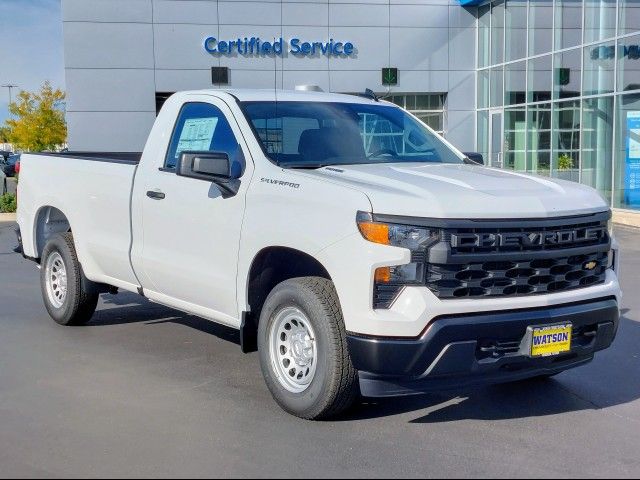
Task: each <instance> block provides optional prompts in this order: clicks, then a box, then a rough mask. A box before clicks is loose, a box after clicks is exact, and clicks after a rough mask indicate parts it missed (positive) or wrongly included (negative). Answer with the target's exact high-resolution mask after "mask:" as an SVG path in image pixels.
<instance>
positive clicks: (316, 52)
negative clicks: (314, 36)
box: [204, 37, 355, 57]
mask: <svg viewBox="0 0 640 480" xmlns="http://www.w3.org/2000/svg"><path fill="white" fill-rule="evenodd" d="M204 49H205V51H206V52H207V53H210V54H212V55H225V56H232V55H243V56H265V55H275V56H282V55H283V53H285V52H288V53H290V54H292V55H296V56H300V57H313V56H320V55H322V56H327V57H351V56H353V55H354V54H355V47H354V45H353V43H351V42H340V41H335V40H334V39H333V38H331V39H329V40H328V41H322V42H318V41H316V42H308V41H303V40H301V39H299V38H292V39H290V40H289V41H288V42H287V41H285V40H284V39H283V38H274V39H273V40H272V41H265V40H261V39H260V37H244V38H237V39H234V40H219V39H217V38H215V37H207V38H206V39H205V40H204Z"/></svg>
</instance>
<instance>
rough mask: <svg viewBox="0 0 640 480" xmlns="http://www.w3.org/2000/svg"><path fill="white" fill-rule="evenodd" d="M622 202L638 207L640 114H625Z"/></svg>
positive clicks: (639, 190)
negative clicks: (625, 134)
mask: <svg viewBox="0 0 640 480" xmlns="http://www.w3.org/2000/svg"><path fill="white" fill-rule="evenodd" d="M624 200H625V204H626V205H627V206H629V207H640V112H627V158H626V168H625V179H624Z"/></svg>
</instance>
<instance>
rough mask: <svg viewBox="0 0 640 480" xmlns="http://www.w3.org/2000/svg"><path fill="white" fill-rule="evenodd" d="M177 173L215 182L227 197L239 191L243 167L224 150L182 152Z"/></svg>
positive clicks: (181, 175)
mask: <svg viewBox="0 0 640 480" xmlns="http://www.w3.org/2000/svg"><path fill="white" fill-rule="evenodd" d="M176 173H177V175H178V176H180V177H188V178H195V179H198V180H206V181H209V182H213V183H215V184H216V185H217V186H218V187H220V190H222V196H223V197H224V198H227V197H231V196H233V195H235V194H237V193H238V190H239V188H240V180H239V178H240V176H241V175H242V167H241V166H239V165H238V162H237V161H236V162H234V161H232V160H231V159H230V158H229V155H227V154H226V153H224V152H182V154H181V155H180V159H179V160H178V165H177V166H176Z"/></svg>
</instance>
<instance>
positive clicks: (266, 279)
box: [240, 246, 332, 353]
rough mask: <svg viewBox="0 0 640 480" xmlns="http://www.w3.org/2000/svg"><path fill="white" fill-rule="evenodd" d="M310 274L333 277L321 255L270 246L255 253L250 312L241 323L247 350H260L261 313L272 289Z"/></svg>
mask: <svg viewBox="0 0 640 480" xmlns="http://www.w3.org/2000/svg"><path fill="white" fill-rule="evenodd" d="M309 276H314V277H322V278H326V279H328V280H332V279H331V275H330V274H329V271H328V270H327V268H326V267H325V266H324V265H323V264H322V263H321V262H320V261H319V260H318V259H317V258H315V257H313V256H312V255H310V254H308V253H306V252H303V251H301V250H297V249H295V248H291V247H284V246H270V247H265V248H263V249H262V250H260V251H259V252H258V253H257V254H256V255H255V256H254V258H253V261H252V262H251V266H250V268H249V273H248V276H247V281H246V290H245V298H246V300H247V305H248V308H249V311H245V312H242V319H241V320H242V321H241V326H240V344H241V347H242V351H243V352H244V353H249V352H254V351H256V350H257V331H258V323H259V318H260V312H261V311H262V306H263V305H264V302H265V300H266V299H267V296H268V295H269V293H270V292H271V290H273V288H274V287H275V286H276V285H278V284H279V283H281V282H283V281H285V280H289V279H291V278H299V277H309Z"/></svg>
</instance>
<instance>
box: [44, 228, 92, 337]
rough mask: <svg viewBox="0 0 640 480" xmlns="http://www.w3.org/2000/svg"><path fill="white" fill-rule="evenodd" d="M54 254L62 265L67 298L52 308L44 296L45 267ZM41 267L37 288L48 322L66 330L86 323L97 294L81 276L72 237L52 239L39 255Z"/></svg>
mask: <svg viewBox="0 0 640 480" xmlns="http://www.w3.org/2000/svg"><path fill="white" fill-rule="evenodd" d="M56 253H57V254H59V255H60V257H61V258H62V261H63V262H64V267H65V270H66V282H67V283H66V285H67V292H66V296H65V298H64V301H63V302H62V305H60V306H57V305H55V304H54V303H53V302H52V300H51V299H50V298H49V294H48V293H47V275H48V272H47V263H48V260H49V258H50V257H51V256H52V255H55V254H56ZM41 267H42V268H41V269H40V288H41V289H42V298H43V299H44V305H45V307H46V309H47V312H49V315H50V316H51V318H53V319H54V320H55V321H56V323H59V324H60V325H65V326H78V325H84V324H86V323H87V322H89V321H90V320H91V317H93V314H94V313H95V310H96V306H97V305H98V297H99V294H98V293H97V292H96V291H95V288H92V286H93V284H92V283H91V282H90V281H89V280H87V278H86V277H85V276H84V274H83V273H82V268H81V266H80V262H79V261H78V256H77V254H76V249H75V246H74V244H73V235H72V234H71V233H63V234H58V235H54V236H53V237H51V239H50V240H49V241H48V242H47V244H46V245H45V247H44V250H43V252H42V259H41Z"/></svg>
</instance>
